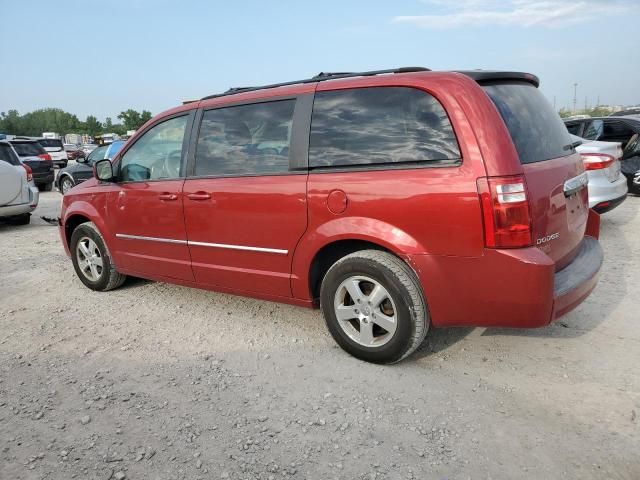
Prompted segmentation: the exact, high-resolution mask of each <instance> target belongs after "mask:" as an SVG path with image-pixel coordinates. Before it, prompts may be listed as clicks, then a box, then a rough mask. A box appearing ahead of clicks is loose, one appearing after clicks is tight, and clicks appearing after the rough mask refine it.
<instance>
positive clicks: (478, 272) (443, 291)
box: [408, 214, 603, 328]
mask: <svg viewBox="0 0 640 480" xmlns="http://www.w3.org/2000/svg"><path fill="white" fill-rule="evenodd" d="M594 215H595V214H594ZM596 217H597V215H596ZM597 233H598V232H597V226H596V227H594V228H592V229H591V230H590V231H588V232H587V236H585V237H584V239H583V242H582V246H581V249H580V251H579V253H578V255H577V256H576V258H575V259H574V260H573V261H572V262H571V263H570V264H569V265H568V266H567V267H565V268H564V269H563V270H561V271H559V272H556V271H555V264H554V262H553V261H552V260H551V259H550V258H549V257H548V256H547V255H546V254H545V253H544V252H542V251H541V250H539V249H538V248H535V247H530V248H522V249H513V250H491V249H486V250H485V253H484V255H482V256H481V257H446V256H434V255H411V256H410V257H409V258H408V260H409V263H410V264H411V265H412V266H413V268H414V270H415V271H416V273H417V274H418V277H419V279H420V282H421V283H422V287H423V289H424V292H425V296H426V300H427V304H428V306H429V314H430V316H431V321H432V323H433V325H434V326H436V327H453V326H473V327H509V328H536V327H543V326H545V325H548V324H549V323H550V322H551V321H552V320H554V319H556V318H558V317H560V316H561V315H564V314H566V313H568V312H569V311H571V310H572V309H574V308H575V307H577V306H578V305H579V304H580V303H581V302H582V301H583V300H584V299H585V298H586V297H587V296H588V295H589V294H590V293H591V291H592V290H593V289H594V287H595V286H596V283H597V281H598V272H599V271H600V267H601V265H602V260H603V254H602V248H601V247H600V244H599V242H598V240H597V239H596V238H595V237H596V236H597ZM589 235H593V236H589Z"/></svg>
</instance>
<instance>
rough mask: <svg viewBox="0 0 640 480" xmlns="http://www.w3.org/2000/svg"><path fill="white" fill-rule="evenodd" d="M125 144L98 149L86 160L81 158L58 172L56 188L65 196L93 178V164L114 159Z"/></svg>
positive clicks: (118, 141)
mask: <svg viewBox="0 0 640 480" xmlns="http://www.w3.org/2000/svg"><path fill="white" fill-rule="evenodd" d="M124 144H125V142H124V141H122V140H116V141H115V142H113V143H110V144H109V145H103V146H101V147H98V148H96V149H95V150H93V151H92V152H91V153H90V154H89V155H88V156H87V157H86V158H85V157H79V158H78V159H77V160H76V163H75V164H74V165H69V166H68V167H66V168H63V169H61V170H60V171H59V172H58V176H57V178H56V188H57V189H58V190H59V191H60V193H62V194H63V195H64V194H65V193H67V192H68V191H69V190H70V189H71V188H73V187H74V186H76V185H77V184H78V183H82V182H84V181H85V180H88V179H90V178H92V177H93V164H94V163H96V162H97V161H98V160H104V159H112V158H113V157H115V155H116V153H118V152H119V151H120V149H121V148H122V146H123V145H124Z"/></svg>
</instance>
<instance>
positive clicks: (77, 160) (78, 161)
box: [76, 155, 87, 163]
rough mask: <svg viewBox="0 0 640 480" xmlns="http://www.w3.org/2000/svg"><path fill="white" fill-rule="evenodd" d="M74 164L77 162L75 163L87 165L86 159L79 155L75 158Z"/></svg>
mask: <svg viewBox="0 0 640 480" xmlns="http://www.w3.org/2000/svg"><path fill="white" fill-rule="evenodd" d="M76 162H77V163H87V159H86V158H84V157H83V156H81V155H78V156H77V157H76Z"/></svg>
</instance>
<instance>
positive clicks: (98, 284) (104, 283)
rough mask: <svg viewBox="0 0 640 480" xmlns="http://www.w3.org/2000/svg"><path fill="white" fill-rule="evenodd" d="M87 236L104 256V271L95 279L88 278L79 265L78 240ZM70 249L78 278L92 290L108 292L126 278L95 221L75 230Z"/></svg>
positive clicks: (83, 224)
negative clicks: (120, 271) (117, 265)
mask: <svg viewBox="0 0 640 480" xmlns="http://www.w3.org/2000/svg"><path fill="white" fill-rule="evenodd" d="M86 237H88V238H89V239H91V240H93V241H94V242H95V244H96V246H97V248H98V250H99V253H100V257H101V258H102V271H101V273H100V276H99V278H98V279H97V280H95V281H92V280H90V279H89V278H87V276H86V275H85V274H84V273H83V272H82V270H81V268H80V265H79V259H78V254H77V248H78V242H79V241H80V240H82V239H84V238H86ZM69 250H70V251H71V260H72V262H73V268H74V269H75V271H76V274H77V275H78V278H79V279H80V281H81V282H82V283H84V284H85V285H86V286H87V287H89V288H90V289H91V290H96V291H98V292H106V291H108V290H113V289H114V288H118V287H119V286H120V285H122V284H123V283H124V281H125V280H126V278H127V276H126V275H123V274H121V273H118V271H117V270H116V268H115V265H114V264H113V260H112V258H111V254H110V253H109V250H108V249H107V246H106V244H105V242H104V240H103V238H102V235H101V234H100V232H99V231H98V229H97V228H96V226H95V224H94V223H92V222H87V223H82V224H80V225H79V226H78V227H77V228H76V229H75V230H74V231H73V233H72V234H71V242H70V245H69Z"/></svg>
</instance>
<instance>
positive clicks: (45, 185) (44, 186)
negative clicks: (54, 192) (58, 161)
mask: <svg viewBox="0 0 640 480" xmlns="http://www.w3.org/2000/svg"><path fill="white" fill-rule="evenodd" d="M10 143H11V145H12V146H13V148H14V150H15V151H16V153H17V154H18V155H19V156H20V160H22V163H24V164H25V165H29V167H30V168H31V171H32V172H33V181H34V183H35V184H36V186H37V187H38V188H39V189H41V190H44V191H47V192H48V191H50V190H51V189H52V188H53V181H54V178H55V173H54V170H53V161H52V160H51V156H50V155H49V154H48V153H47V151H46V150H45V149H44V147H43V146H42V145H40V142H39V141H37V140H15V139H14V140H11V142H10Z"/></svg>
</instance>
